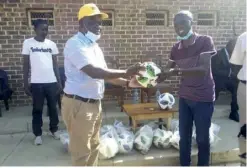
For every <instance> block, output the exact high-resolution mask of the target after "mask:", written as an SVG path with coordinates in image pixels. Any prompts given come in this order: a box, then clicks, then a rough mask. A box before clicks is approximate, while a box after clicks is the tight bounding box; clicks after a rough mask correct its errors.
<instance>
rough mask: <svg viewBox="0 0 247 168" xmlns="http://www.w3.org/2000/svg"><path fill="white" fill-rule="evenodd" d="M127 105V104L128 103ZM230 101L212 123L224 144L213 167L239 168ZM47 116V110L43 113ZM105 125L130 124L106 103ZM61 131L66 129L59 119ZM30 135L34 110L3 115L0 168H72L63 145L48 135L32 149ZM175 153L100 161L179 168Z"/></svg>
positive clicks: (213, 156)
mask: <svg viewBox="0 0 247 168" xmlns="http://www.w3.org/2000/svg"><path fill="white" fill-rule="evenodd" d="M126 103H128V102H126ZM229 103H230V100H229V97H224V98H223V99H222V100H219V101H217V103H216V104H217V106H216V109H215V112H214V116H213V122H214V123H216V124H218V125H220V126H221V131H220V135H219V136H220V138H221V141H220V142H219V143H218V144H217V146H216V147H215V148H213V149H212V151H211V152H212V154H211V165H220V166H238V165H239V163H238V156H237V155H238V143H237V137H236V130H238V123H236V122H233V121H231V120H229V119H228V115H229V110H230V106H229V105H227V104H229ZM44 112H46V109H44ZM103 118H104V120H103V124H113V122H114V120H115V119H117V120H120V121H123V122H124V123H127V122H128V117H127V116H126V114H125V113H121V112H120V109H119V108H118V107H116V105H115V104H114V103H109V102H108V103H105V106H104V114H103ZM48 121H49V119H48V117H46V115H45V113H44V126H43V130H44V131H47V130H48V123H49V122H48ZM60 121H61V122H60V125H59V127H60V129H62V130H63V129H65V127H64V124H63V122H62V119H61V116H60ZM33 138H34V137H33V135H32V133H31V106H26V107H15V108H11V110H10V111H8V112H4V113H3V117H2V118H0V165H1V166H69V165H71V162H70V157H69V154H68V153H67V152H66V151H65V150H64V148H63V146H62V144H61V142H60V141H57V140H54V139H52V138H51V137H50V136H49V135H47V133H44V136H43V145H42V146H34V145H33ZM196 154H197V149H194V150H193V152H192V155H193V156H192V160H193V164H194V165H195V164H196ZM178 156H179V155H178V151H177V150H176V149H173V148H171V149H167V150H159V149H156V148H152V149H151V150H150V151H149V153H148V154H147V155H141V154H139V153H138V152H137V151H135V150H133V152H131V153H130V154H128V155H117V156H116V157H114V158H113V159H110V160H101V161H100V165H105V166H164V165H166V166H168V165H171V166H174V165H178Z"/></svg>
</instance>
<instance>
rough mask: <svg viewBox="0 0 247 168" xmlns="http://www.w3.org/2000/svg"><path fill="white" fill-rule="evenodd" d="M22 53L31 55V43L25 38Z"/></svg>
mask: <svg viewBox="0 0 247 168" xmlns="http://www.w3.org/2000/svg"><path fill="white" fill-rule="evenodd" d="M21 54H22V55H29V54H30V51H29V44H28V41H27V40H25V41H24V42H23V45H22V52H21Z"/></svg>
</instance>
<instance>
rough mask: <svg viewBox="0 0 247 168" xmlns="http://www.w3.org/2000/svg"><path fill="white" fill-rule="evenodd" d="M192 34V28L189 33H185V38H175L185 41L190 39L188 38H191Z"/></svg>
mask: <svg viewBox="0 0 247 168" xmlns="http://www.w3.org/2000/svg"><path fill="white" fill-rule="evenodd" d="M192 34H193V31H192V28H191V29H190V31H189V32H188V33H187V35H186V36H184V37H180V36H177V39H178V40H187V39H189V38H190V36H191V35H192Z"/></svg>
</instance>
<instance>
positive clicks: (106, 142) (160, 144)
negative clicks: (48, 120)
mask: <svg viewBox="0 0 247 168" xmlns="http://www.w3.org/2000/svg"><path fill="white" fill-rule="evenodd" d="M170 128H171V130H167V129H165V128H162V129H160V128H159V127H158V124H157V123H155V122H150V123H148V124H146V125H144V126H142V127H141V128H139V130H138V131H137V132H136V134H134V133H133V132H132V131H131V128H130V127H126V126H125V125H124V124H123V123H122V122H120V121H115V123H114V124H113V125H104V126H102V127H101V129H100V146H99V158H100V159H110V158H113V157H115V156H116V155H117V154H118V153H121V154H127V153H129V152H131V151H132V150H133V147H135V149H136V150H137V151H140V153H142V154H147V153H148V151H149V150H150V148H151V146H152V144H153V145H154V146H155V147H157V148H159V149H167V148H170V147H171V146H173V147H174V148H176V149H178V150H179V141H180V135H179V121H178V120H176V119H174V120H172V122H171V125H170ZM219 131H220V126H218V125H217V124H214V123H211V127H210V132H209V136H210V146H211V147H214V146H215V145H216V144H217V143H218V141H219V140H220V138H219V137H218V134H219ZM60 141H61V142H62V144H63V146H64V148H65V149H66V150H67V151H68V152H69V135H68V133H66V132H65V133H62V134H60ZM196 145H197V144H196V128H195V125H194V126H193V133H192V147H193V146H196Z"/></svg>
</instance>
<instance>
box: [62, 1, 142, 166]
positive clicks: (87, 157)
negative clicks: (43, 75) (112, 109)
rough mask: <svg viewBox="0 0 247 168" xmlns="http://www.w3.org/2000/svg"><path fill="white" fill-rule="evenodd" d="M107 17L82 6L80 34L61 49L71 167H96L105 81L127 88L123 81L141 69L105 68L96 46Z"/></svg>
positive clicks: (92, 8) (64, 111)
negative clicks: (103, 20) (102, 24)
mask: <svg viewBox="0 0 247 168" xmlns="http://www.w3.org/2000/svg"><path fill="white" fill-rule="evenodd" d="M107 17H108V15H107V14H105V13H102V12H100V10H99V9H98V7H97V6H96V5H95V4H86V5H84V6H82V7H81V8H80V10H79V13H78V20H79V32H78V33H77V34H76V35H74V36H73V37H71V38H70V39H69V40H68V41H67V42H66V45H65V48H64V67H65V75H66V83H65V88H64V93H65V94H64V96H63V99H62V116H63V119H64V122H65V124H66V127H67V130H68V133H69V136H70V144H69V149H70V152H71V156H72V162H73V165H74V166H97V162H98V154H99V150H98V147H99V130H100V126H101V121H102V118H101V111H102V108H101V99H102V98H103V95H104V80H107V81H108V82H111V83H112V84H115V85H121V86H128V85H129V84H128V83H129V82H128V80H126V78H128V77H131V76H133V75H136V74H138V73H139V71H140V70H142V69H143V67H142V66H141V65H140V64H136V65H135V66H131V67H129V68H128V69H127V70H115V69H108V68H107V66H106V62H105V59H104V55H103V53H102V51H101V49H100V47H99V46H98V44H97V43H96V42H97V40H99V38H100V35H101V27H100V25H101V22H102V19H105V18H107Z"/></svg>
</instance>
